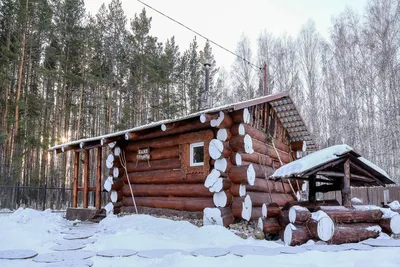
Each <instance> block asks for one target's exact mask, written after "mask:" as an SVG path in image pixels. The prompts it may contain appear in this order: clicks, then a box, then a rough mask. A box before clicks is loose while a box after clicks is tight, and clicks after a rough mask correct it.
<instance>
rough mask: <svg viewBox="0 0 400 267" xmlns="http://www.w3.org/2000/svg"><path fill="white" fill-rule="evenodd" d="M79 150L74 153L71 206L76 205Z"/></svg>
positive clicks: (74, 206)
mask: <svg viewBox="0 0 400 267" xmlns="http://www.w3.org/2000/svg"><path fill="white" fill-rule="evenodd" d="M78 179H79V152H77V151H75V153H74V183H73V189H72V207H73V208H76V207H77V206H78Z"/></svg>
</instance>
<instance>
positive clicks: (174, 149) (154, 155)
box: [125, 146, 180, 162]
mask: <svg viewBox="0 0 400 267" xmlns="http://www.w3.org/2000/svg"><path fill="white" fill-rule="evenodd" d="M179 152H180V151H179V146H171V147H165V148H156V149H153V150H150V161H153V160H160V159H178V158H179ZM137 155H138V154H137V151H135V152H129V153H126V155H125V158H126V161H127V162H136V161H146V162H147V161H148V160H147V159H138V158H137Z"/></svg>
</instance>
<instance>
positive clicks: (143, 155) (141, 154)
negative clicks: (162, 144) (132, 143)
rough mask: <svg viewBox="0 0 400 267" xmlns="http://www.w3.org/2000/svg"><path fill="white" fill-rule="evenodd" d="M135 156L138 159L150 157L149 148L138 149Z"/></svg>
mask: <svg viewBox="0 0 400 267" xmlns="http://www.w3.org/2000/svg"><path fill="white" fill-rule="evenodd" d="M136 158H137V159H139V160H144V159H150V148H149V147H148V148H143V149H138V153H137V155H136Z"/></svg>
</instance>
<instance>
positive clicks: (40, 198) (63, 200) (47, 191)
mask: <svg viewBox="0 0 400 267" xmlns="http://www.w3.org/2000/svg"><path fill="white" fill-rule="evenodd" d="M95 194H96V192H89V196H88V200H89V205H93V206H95V199H96V197H95ZM101 194H102V195H101V197H102V206H103V207H104V205H105V204H107V201H106V200H107V199H108V197H109V196H108V194H107V193H106V192H102V193H101ZM82 201H83V198H82V193H80V192H78V204H79V203H82ZM71 205H72V188H63V187H47V185H44V186H41V187H40V186H21V185H19V184H18V185H0V211H1V210H3V211H7V210H15V209H18V208H20V207H24V208H32V209H36V210H45V209H52V210H66V209H67V208H68V207H70V206H71Z"/></svg>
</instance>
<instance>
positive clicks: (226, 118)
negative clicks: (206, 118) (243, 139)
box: [210, 111, 233, 128]
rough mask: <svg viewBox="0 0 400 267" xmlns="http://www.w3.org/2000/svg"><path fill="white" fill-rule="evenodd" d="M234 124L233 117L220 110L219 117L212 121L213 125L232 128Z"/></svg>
mask: <svg viewBox="0 0 400 267" xmlns="http://www.w3.org/2000/svg"><path fill="white" fill-rule="evenodd" d="M232 124H233V121H232V118H231V116H230V115H229V114H228V113H225V112H223V111H220V112H219V113H218V118H217V119H213V120H211V121H210V125H211V127H217V128H230V127H231V126H232Z"/></svg>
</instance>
